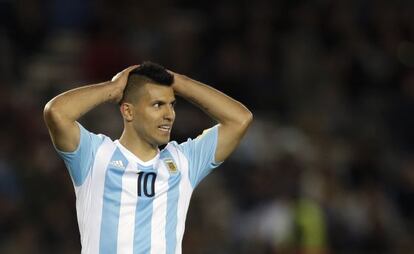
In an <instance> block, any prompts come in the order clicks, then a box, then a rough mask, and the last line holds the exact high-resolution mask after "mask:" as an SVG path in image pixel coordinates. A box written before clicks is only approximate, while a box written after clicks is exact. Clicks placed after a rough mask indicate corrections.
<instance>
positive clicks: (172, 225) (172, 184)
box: [161, 150, 181, 254]
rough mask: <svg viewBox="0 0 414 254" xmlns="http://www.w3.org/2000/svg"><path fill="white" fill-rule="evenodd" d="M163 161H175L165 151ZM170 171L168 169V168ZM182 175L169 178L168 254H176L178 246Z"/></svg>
mask: <svg viewBox="0 0 414 254" xmlns="http://www.w3.org/2000/svg"><path fill="white" fill-rule="evenodd" d="M161 158H162V159H167V158H168V159H173V157H172V156H171V154H170V152H168V150H165V151H164V152H163V154H162V156H161ZM167 169H168V168H167ZM180 179H181V174H180V172H179V171H178V172H177V173H170V177H169V178H168V192H167V215H166V225H165V240H166V254H173V253H175V249H176V245H177V234H176V232H177V220H178V214H177V210H178V198H179V196H180V192H179V190H180V189H179V185H180Z"/></svg>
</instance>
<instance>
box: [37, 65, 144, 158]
mask: <svg viewBox="0 0 414 254" xmlns="http://www.w3.org/2000/svg"><path fill="white" fill-rule="evenodd" d="M136 67H137V66H130V67H128V68H127V69H125V70H123V71H122V72H120V73H118V74H117V75H115V76H114V78H113V79H112V80H111V81H107V82H103V83H99V84H93V85H87V86H83V87H79V88H75V89H72V90H69V91H67V92H64V93H62V94H59V95H58V96H56V97H55V98H53V99H52V100H50V101H49V102H48V103H47V104H46V106H45V108H44V111H43V117H44V120H45V123H46V126H47V128H48V129H49V134H50V137H51V138H52V142H53V144H54V145H55V147H56V148H57V149H59V150H61V151H64V152H71V151H74V150H75V149H76V148H77V146H78V143H79V135H80V130H79V128H78V126H77V124H76V120H78V119H79V118H80V117H81V116H83V115H84V114H85V113H87V112H88V111H90V110H91V109H93V108H95V107H96V106H98V105H100V104H102V103H104V102H107V101H113V102H119V101H120V100H121V99H122V95H123V91H124V88H125V86H126V83H127V80H128V74H129V72H130V71H131V70H133V69H135V68H136Z"/></svg>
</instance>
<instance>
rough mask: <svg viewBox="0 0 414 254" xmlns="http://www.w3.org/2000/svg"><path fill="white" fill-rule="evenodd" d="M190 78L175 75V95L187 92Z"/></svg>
mask: <svg viewBox="0 0 414 254" xmlns="http://www.w3.org/2000/svg"><path fill="white" fill-rule="evenodd" d="M188 80H189V78H188V77H187V76H185V75H181V74H175V75H174V83H173V85H172V88H173V90H174V93H176V94H178V95H180V94H182V92H183V91H185V87H186V84H187V83H188Z"/></svg>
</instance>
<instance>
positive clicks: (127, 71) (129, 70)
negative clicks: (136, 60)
mask: <svg viewBox="0 0 414 254" xmlns="http://www.w3.org/2000/svg"><path fill="white" fill-rule="evenodd" d="M138 66H139V65H132V66H129V67H128V68H126V69H125V70H123V71H122V72H126V73H130V72H131V71H133V70H134V69H136V68H138Z"/></svg>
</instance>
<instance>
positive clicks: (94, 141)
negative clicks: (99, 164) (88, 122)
mask: <svg viewBox="0 0 414 254" xmlns="http://www.w3.org/2000/svg"><path fill="white" fill-rule="evenodd" d="M78 126H79V129H80V140H79V144H78V147H77V148H76V150H75V151H73V152H63V151H60V150H58V149H57V148H55V149H56V151H57V153H58V154H59V156H60V157H61V158H62V159H63V161H64V162H65V165H66V168H67V169H68V171H69V174H70V176H71V178H72V181H73V183H74V184H75V186H80V185H82V184H83V182H84V181H85V179H86V177H87V176H88V174H89V172H90V170H91V167H92V166H93V161H94V158H95V154H96V151H97V150H98V147H99V146H100V145H101V144H102V142H103V140H104V136H102V135H96V134H94V133H92V132H89V131H88V130H86V129H85V128H84V127H83V126H82V125H81V124H80V123H78Z"/></svg>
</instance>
